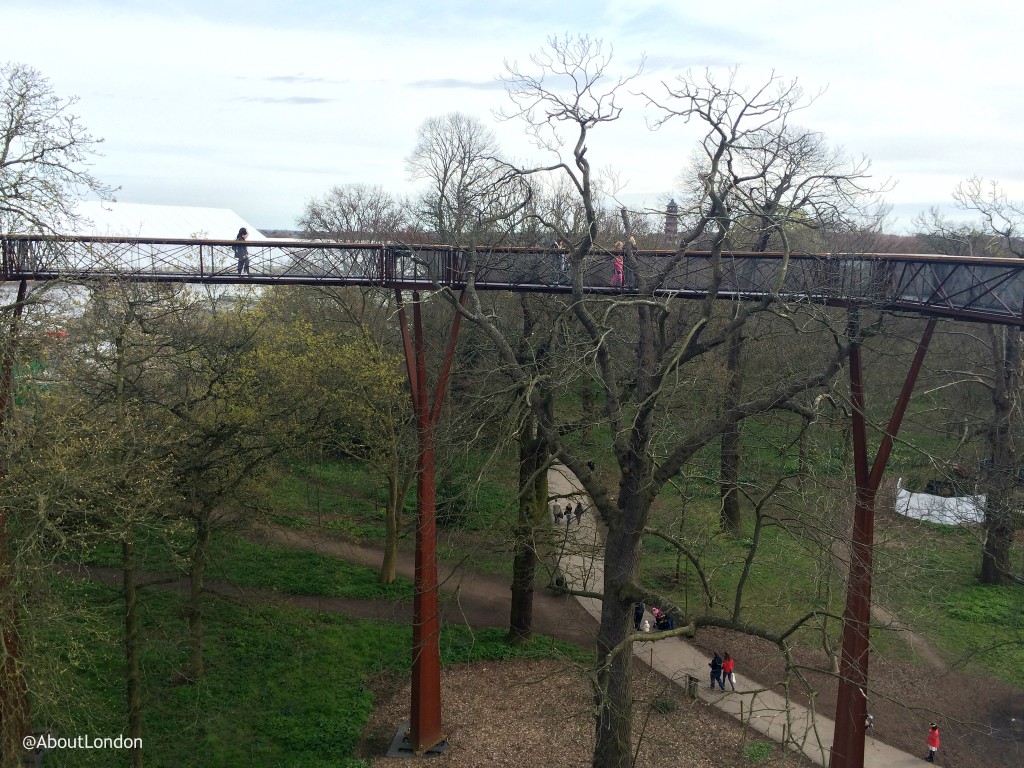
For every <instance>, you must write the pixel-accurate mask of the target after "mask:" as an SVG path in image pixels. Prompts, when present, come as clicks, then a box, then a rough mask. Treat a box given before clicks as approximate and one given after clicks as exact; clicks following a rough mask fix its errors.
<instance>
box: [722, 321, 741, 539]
mask: <svg viewBox="0 0 1024 768" xmlns="http://www.w3.org/2000/svg"><path fill="white" fill-rule="evenodd" d="M742 352H743V336H742V334H741V333H740V330H739V329H736V330H735V331H733V332H732V333H731V334H729V342H728V355H727V359H726V382H725V397H724V398H723V401H722V410H724V411H728V410H729V409H731V408H735V407H736V406H737V405H738V404H739V402H740V393H741V391H742V384H743V370H742V367H741V365H740V358H741V355H742ZM739 480H740V425H739V423H738V422H737V423H734V424H733V425H732V426H730V427H729V428H728V429H726V430H725V431H724V432H722V452H721V457H720V475H719V482H720V487H719V493H720V495H721V499H722V510H721V521H720V525H721V527H722V530H723V531H729V532H731V533H738V532H739V530H740V524H741V522H742V519H741V517H740V499H739V490H738V487H739Z"/></svg>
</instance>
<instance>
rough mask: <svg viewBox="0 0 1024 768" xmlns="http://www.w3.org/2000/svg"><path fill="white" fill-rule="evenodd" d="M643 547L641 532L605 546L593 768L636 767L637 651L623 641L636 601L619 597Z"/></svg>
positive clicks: (621, 534)
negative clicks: (634, 720) (633, 764)
mask: <svg viewBox="0 0 1024 768" xmlns="http://www.w3.org/2000/svg"><path fill="white" fill-rule="evenodd" d="M631 501H638V500H637V499H634V500H631ZM620 509H622V505H621V502H620ZM633 530H635V529H633ZM640 543H641V538H640V535H639V534H637V533H628V534H627V533H625V531H620V532H619V534H618V535H609V536H608V538H607V540H606V543H605V562H604V569H605V570H604V595H605V599H604V601H603V602H602V609H601V625H600V627H599V629H598V635H597V668H598V675H597V682H598V690H597V692H596V695H595V702H594V703H595V705H596V707H597V717H596V720H597V723H596V735H595V743H594V762H593V765H594V768H630V767H631V765H632V760H633V754H632V742H633V739H632V727H633V648H632V646H631V644H625V645H624V643H623V641H624V640H625V639H626V637H627V635H628V634H629V633H630V632H631V631H632V629H633V602H632V600H628V599H627V600H622V599H621V598H619V599H616V598H615V595H618V594H619V587H620V586H621V585H623V584H626V583H628V582H629V581H631V580H632V579H633V578H634V577H635V576H636V571H637V566H638V563H639V559H640ZM623 645H624V647H622V648H621V649H620V650H619V652H618V653H616V654H615V655H614V656H612V655H611V654H612V652H613V650H614V649H615V648H617V647H620V646H623Z"/></svg>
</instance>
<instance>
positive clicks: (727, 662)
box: [722, 652, 736, 691]
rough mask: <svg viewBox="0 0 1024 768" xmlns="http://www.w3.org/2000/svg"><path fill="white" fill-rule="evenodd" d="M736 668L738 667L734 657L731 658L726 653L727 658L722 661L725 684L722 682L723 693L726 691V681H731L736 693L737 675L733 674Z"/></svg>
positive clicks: (730, 683)
mask: <svg viewBox="0 0 1024 768" xmlns="http://www.w3.org/2000/svg"><path fill="white" fill-rule="evenodd" d="M735 667H736V662H735V661H734V660H733V658H732V656H730V655H729V654H728V652H726V654H725V658H723V659H722V680H723V682H722V690H723V691H724V690H725V682H724V681H726V680H728V681H729V685H731V686H732V689H733V690H734V691H735V690H736V673H735V672H733V669H735Z"/></svg>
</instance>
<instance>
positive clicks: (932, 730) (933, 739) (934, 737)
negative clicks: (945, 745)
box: [925, 723, 939, 763]
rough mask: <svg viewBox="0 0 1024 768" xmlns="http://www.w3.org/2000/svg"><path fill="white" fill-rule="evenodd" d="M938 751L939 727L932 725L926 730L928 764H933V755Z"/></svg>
mask: <svg viewBox="0 0 1024 768" xmlns="http://www.w3.org/2000/svg"><path fill="white" fill-rule="evenodd" d="M938 751H939V726H937V725H936V724H935V723H932V724H931V726H929V728H928V757H926V758H925V760H927V761H928V762H929V763H934V762H935V753H936V752H938Z"/></svg>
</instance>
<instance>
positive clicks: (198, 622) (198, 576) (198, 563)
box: [188, 510, 210, 680]
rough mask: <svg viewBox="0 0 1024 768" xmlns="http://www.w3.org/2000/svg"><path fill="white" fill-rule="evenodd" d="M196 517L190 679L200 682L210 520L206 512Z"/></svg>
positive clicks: (192, 577)
mask: <svg viewBox="0 0 1024 768" xmlns="http://www.w3.org/2000/svg"><path fill="white" fill-rule="evenodd" d="M197 513H198V514H197V515H196V517H195V532H196V547H195V550H194V551H193V553H192V567H191V569H190V570H189V605H188V635H189V643H190V645H191V655H190V660H189V679H190V680H198V679H199V678H201V677H202V676H203V675H204V674H205V672H206V670H205V668H204V665H203V576H204V574H205V573H206V563H207V560H208V559H209V556H210V519H209V516H208V515H207V514H206V511H205V510H197Z"/></svg>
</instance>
